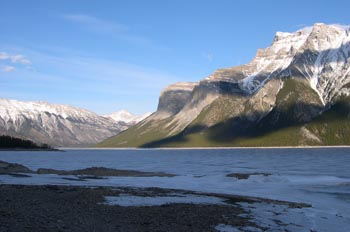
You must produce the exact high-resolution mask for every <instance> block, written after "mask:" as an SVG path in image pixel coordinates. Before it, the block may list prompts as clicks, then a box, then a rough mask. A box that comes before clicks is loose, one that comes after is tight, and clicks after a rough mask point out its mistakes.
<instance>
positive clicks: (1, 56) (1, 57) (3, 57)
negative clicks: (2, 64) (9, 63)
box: [0, 52, 10, 60]
mask: <svg viewBox="0 0 350 232" xmlns="http://www.w3.org/2000/svg"><path fill="white" fill-rule="evenodd" d="M9 58H10V56H9V55H8V54H7V53H6V52H0V60H7V59H9Z"/></svg>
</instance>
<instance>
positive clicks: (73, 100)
mask: <svg viewBox="0 0 350 232" xmlns="http://www.w3.org/2000/svg"><path fill="white" fill-rule="evenodd" d="M15 50H16V51H20V52H21V53H22V54H26V55H28V57H30V59H31V61H32V63H33V64H34V65H33V68H32V69H27V68H17V67H16V72H14V74H11V75H12V77H13V78H11V80H6V82H3V83H2V82H1V79H0V92H2V91H7V95H6V96H4V97H9V98H11V97H12V96H15V97H16V96H18V95H21V94H22V95H21V96H22V98H25V97H26V96H29V97H28V98H29V99H31V98H32V95H33V94H34V96H35V99H41V100H46V101H53V102H59V103H65V104H73V105H77V106H84V107H85V108H89V109H91V110H94V111H97V112H110V111H113V110H114V108H116V109H117V108H128V109H130V110H133V111H135V112H140V113H142V112H146V111H150V110H152V109H155V108H156V105H157V102H158V95H159V93H160V91H161V89H163V88H165V87H166V86H167V85H169V84H171V83H174V82H178V81H184V79H185V78H180V77H178V76H175V75H172V74H170V73H167V72H165V71H162V70H158V69H154V68H150V67H145V66H140V65H136V64H131V63H126V62H123V61H120V60H114V59H105V58H101V57H92V56H90V55H86V54H81V53H79V52H77V53H75V52H74V51H71V50H70V51H67V52H53V51H52V50H47V51H44V50H42V49H38V50H31V49H25V48H16V49H15ZM10 62H11V60H10ZM2 67H4V66H2ZM0 70H1V67H0ZM23 77H25V78H23ZM140 101H142V102H144V103H142V104H141V105H140ZM89 102H100V104H97V103H96V105H90V103H89ZM102 103H103V104H102ZM108 106H109V107H108ZM112 106H113V109H112V108H111V107H112Z"/></svg>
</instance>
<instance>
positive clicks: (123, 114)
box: [104, 110, 152, 124]
mask: <svg viewBox="0 0 350 232" xmlns="http://www.w3.org/2000/svg"><path fill="white" fill-rule="evenodd" d="M151 114H152V113H145V114H142V115H134V114H132V113H130V112H129V111H127V110H119V111H117V112H114V113H111V114H108V115H104V116H105V117H109V118H111V119H113V120H114V121H116V122H125V123H128V124H136V123H138V122H140V121H142V120H143V119H145V118H147V117H148V116H150V115H151Z"/></svg>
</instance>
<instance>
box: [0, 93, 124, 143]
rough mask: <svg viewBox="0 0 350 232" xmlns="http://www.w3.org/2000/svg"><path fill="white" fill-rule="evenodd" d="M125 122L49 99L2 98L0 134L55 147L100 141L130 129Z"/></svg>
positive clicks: (0, 105)
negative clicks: (22, 100)
mask: <svg viewBox="0 0 350 232" xmlns="http://www.w3.org/2000/svg"><path fill="white" fill-rule="evenodd" d="M127 127H128V125H127V124H126V123H123V122H119V123H117V122H115V121H114V120H112V119H110V118H105V117H102V116H99V115H97V114H95V113H93V112H90V111H87V110H84V109H79V108H75V107H71V106H66V105H57V104H49V103H47V102H20V101H15V100H7V99H0V134H4V135H10V136H15V137H20V138H24V139H31V140H33V141H34V142H37V143H47V144H50V145H53V146H77V145H79V146H81V145H89V144H94V143H98V142H100V141H102V140H104V139H106V138H108V137H110V136H112V135H115V134H117V133H119V132H120V131H122V130H125V129H127Z"/></svg>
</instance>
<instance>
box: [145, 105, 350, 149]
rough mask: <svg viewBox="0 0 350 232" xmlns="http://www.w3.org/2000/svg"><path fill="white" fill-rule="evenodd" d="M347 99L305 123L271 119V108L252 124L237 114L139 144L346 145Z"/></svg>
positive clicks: (349, 130) (349, 139) (349, 125)
mask: <svg viewBox="0 0 350 232" xmlns="http://www.w3.org/2000/svg"><path fill="white" fill-rule="evenodd" d="M349 100H350V99H347V100H346V101H345V100H340V101H339V102H337V103H336V104H335V105H334V106H332V107H331V108H330V109H329V110H327V111H326V112H324V114H322V115H320V116H318V117H316V118H314V119H312V120H311V121H309V122H302V121H294V122H292V121H285V120H284V119H285V118H286V117H285V116H286V115H284V114H281V120H277V121H271V119H272V118H274V117H275V116H274V115H275V111H272V112H271V113H270V114H269V115H268V116H267V117H266V118H264V120H262V121H261V122H254V123H252V122H251V121H249V119H248V118H247V117H237V118H232V119H229V120H228V121H226V122H223V123H220V124H217V125H215V126H213V127H210V128H207V127H205V126H201V125H197V126H193V127H189V128H186V130H184V131H183V132H181V133H179V134H178V135H175V136H172V137H168V138H165V139H162V140H158V141H154V142H151V143H147V144H144V145H142V146H141V147H144V148H150V147H201V146H208V147H210V146H223V147H225V146H232V147H235V146H247V147H249V146H298V145H349V144H350V120H349V119H350V110H349V109H350V106H349ZM293 107H300V105H297V104H296V105H295V106H293ZM302 107H306V108H314V107H317V106H314V105H302ZM287 117H288V115H287Z"/></svg>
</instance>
